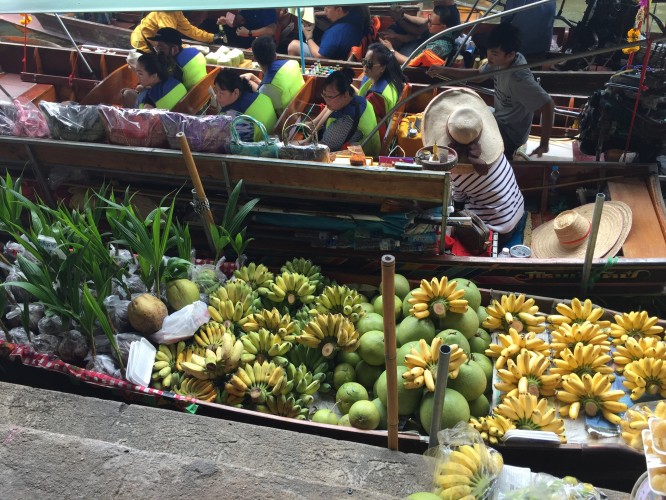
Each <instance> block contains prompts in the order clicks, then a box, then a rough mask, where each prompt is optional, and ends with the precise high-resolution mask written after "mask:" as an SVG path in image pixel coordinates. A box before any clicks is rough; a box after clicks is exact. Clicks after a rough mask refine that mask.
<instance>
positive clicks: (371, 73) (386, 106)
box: [358, 43, 405, 136]
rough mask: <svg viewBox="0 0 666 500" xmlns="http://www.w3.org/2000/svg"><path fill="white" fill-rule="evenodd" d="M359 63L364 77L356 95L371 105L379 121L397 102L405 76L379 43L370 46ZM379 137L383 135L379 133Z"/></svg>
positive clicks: (387, 50)
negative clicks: (361, 65)
mask: <svg viewBox="0 0 666 500" xmlns="http://www.w3.org/2000/svg"><path fill="white" fill-rule="evenodd" d="M361 63H362V64H363V74H364V76H363V81H362V82H361V88H360V89H359V91H358V94H359V95H360V96H362V97H365V98H366V99H367V100H368V102H370V104H372V107H373V108H374V110H375V116H376V117H377V121H379V120H381V119H382V118H384V117H385V116H386V113H387V112H388V111H389V110H390V109H392V108H393V107H394V106H395V105H396V103H397V102H398V99H399V98H400V95H401V94H402V89H403V88H404V86H405V76H404V75H403V74H402V69H401V68H400V65H399V64H398V62H397V61H396V59H395V57H394V56H393V54H391V52H390V51H389V49H387V48H386V47H385V46H384V45H382V44H381V43H373V44H372V45H370V47H368V51H367V52H366V53H365V58H364V59H363V60H362V61H361ZM380 135H382V136H383V135H384V134H383V133H382V132H381V131H380Z"/></svg>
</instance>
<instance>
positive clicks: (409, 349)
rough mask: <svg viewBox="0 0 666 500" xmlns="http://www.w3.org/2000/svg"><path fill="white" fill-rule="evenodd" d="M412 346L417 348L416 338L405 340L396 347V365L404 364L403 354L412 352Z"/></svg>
mask: <svg viewBox="0 0 666 500" xmlns="http://www.w3.org/2000/svg"><path fill="white" fill-rule="evenodd" d="M412 348H416V350H418V348H419V342H418V340H414V341H412V342H407V343H406V344H404V345H402V346H401V347H399V348H398V352H397V353H396V362H397V363H398V365H404V364H405V356H407V355H408V354H411V353H412Z"/></svg>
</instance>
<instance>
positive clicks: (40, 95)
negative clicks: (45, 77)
mask: <svg viewBox="0 0 666 500" xmlns="http://www.w3.org/2000/svg"><path fill="white" fill-rule="evenodd" d="M0 85H2V86H3V87H4V89H5V90H6V91H7V92H8V93H9V95H11V96H12V97H13V98H17V97H23V98H24V99H27V100H29V101H32V102H34V103H35V104H38V103H39V102H40V101H55V100H56V91H55V87H54V86H53V85H50V84H45V83H32V82H24V81H22V80H21V77H20V76H19V75H14V74H8V73H5V74H2V75H0ZM0 101H3V102H5V101H8V98H7V96H6V95H5V94H4V93H3V94H0Z"/></svg>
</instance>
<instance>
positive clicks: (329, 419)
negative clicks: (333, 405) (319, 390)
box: [312, 408, 339, 425]
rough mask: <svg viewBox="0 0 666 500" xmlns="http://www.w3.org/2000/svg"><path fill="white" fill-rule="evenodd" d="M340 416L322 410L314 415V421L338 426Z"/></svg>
mask: <svg viewBox="0 0 666 500" xmlns="http://www.w3.org/2000/svg"><path fill="white" fill-rule="evenodd" d="M338 420H339V419H338V416H337V415H336V414H335V412H334V411H333V410H329V409H327V408H322V409H321V410H317V411H316V412H315V413H314V415H312V421H313V422H317V423H320V424H330V425H338Z"/></svg>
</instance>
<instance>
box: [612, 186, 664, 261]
mask: <svg viewBox="0 0 666 500" xmlns="http://www.w3.org/2000/svg"><path fill="white" fill-rule="evenodd" d="M653 177H654V176H652V177H649V178H647V179H626V180H623V181H622V182H615V181H608V190H609V191H610V197H611V199H612V200H613V201H623V202H624V203H626V204H627V205H629V207H630V208H631V213H632V223H631V231H629V236H627V240H626V241H625V242H624V245H622V253H623V254H624V256H625V257H629V258H664V257H666V235H665V234H664V228H665V224H664V212H663V200H661V203H659V202H660V200H654V199H653V198H654V195H655V192H654V190H653V189H651V188H650V187H651V186H650V184H651V183H652V182H658V181H656V180H655V179H653ZM657 193H658V191H657ZM655 201H656V203H655ZM655 207H657V208H655Z"/></svg>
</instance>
